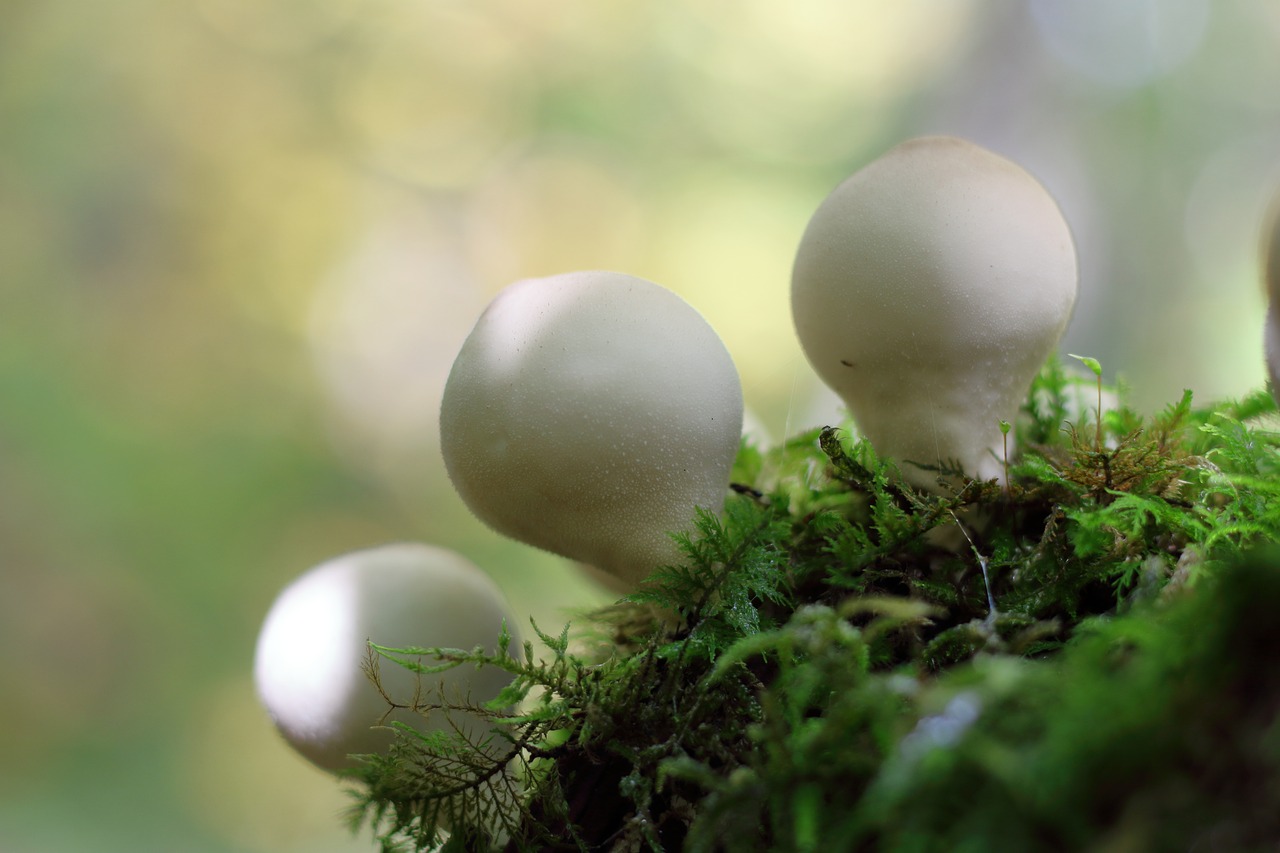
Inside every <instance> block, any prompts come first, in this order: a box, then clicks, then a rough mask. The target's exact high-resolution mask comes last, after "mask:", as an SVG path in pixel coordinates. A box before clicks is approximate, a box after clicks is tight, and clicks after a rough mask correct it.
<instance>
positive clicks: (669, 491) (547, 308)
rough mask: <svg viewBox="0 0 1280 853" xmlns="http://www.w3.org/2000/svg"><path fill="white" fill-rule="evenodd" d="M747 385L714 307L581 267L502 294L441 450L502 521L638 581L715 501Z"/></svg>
mask: <svg viewBox="0 0 1280 853" xmlns="http://www.w3.org/2000/svg"><path fill="white" fill-rule="evenodd" d="M741 430H742V389H741V385H740V383H739V381H738V375H737V371H736V370H735V369H734V366H733V362H732V360H731V359H730V357H729V353H728V351H727V350H726V349H725V347H724V344H723V343H722V342H721V341H720V339H719V337H718V336H717V335H716V334H715V332H714V331H713V330H712V329H711V327H710V326H709V325H708V324H707V322H706V321H705V320H704V319H703V318H702V317H701V316H700V315H699V314H698V313H697V312H696V311H694V310H693V308H691V307H690V306H689V305H688V304H687V303H685V302H684V301H683V300H681V299H680V298H679V297H678V296H676V295H675V294H674V293H671V292H670V291H668V290H666V289H665V288H662V287H659V286H658V285H656V284H653V283H652V282H649V281H645V280H644V279H640V278H635V277H633V276H628V275H623V274H620V273H611V272H578V273H567V274H563V275H557V276H551V277H548V278H541V279H527V280H524V281H520V282H517V283H515V284H513V285H511V286H510V287H508V288H507V289H506V290H504V291H503V292H502V293H500V294H499V295H498V296H497V298H495V299H494V301H493V303H492V304H490V306H489V307H488V308H487V309H486V310H485V312H484V313H483V315H482V316H481V317H480V319H479V320H478V321H477V323H476V326H475V328H474V329H473V330H472V332H471V334H470V335H469V336H468V338H467V340H466V342H465V343H464V344H463V346H462V349H461V351H460V352H459V353H458V357H457V359H456V361H455V362H454V366H453V370H452V371H451V372H450V375H449V380H448V382H447V383H446V386H445V392H444V399H443V401H442V404H441V411H440V435H441V450H442V453H443V456H444V461H445V466H446V468H447V470H448V472H449V477H450V479H451V480H452V481H453V484H454V486H455V487H456V488H457V490H458V493H459V494H460V495H461V496H462V498H463V500H464V501H465V502H466V504H467V506H468V507H470V508H471V510H472V512H474V513H475V514H476V515H477V517H479V518H480V519H481V520H482V521H484V522H485V523H486V524H488V525H490V526H491V527H493V528H494V529H496V530H497V531H499V532H500V533H503V534H506V535H508V536H511V537H513V538H515V539H518V540H520V541H522V542H525V543H527V544H530V545H534V546H536V547H539V548H543V549H545V550H548V551H552V552H554V553H557V554H560V555H562V556H566V557H570V558H572V559H575V560H579V561H582V562H585V563H589V564H591V565H593V566H596V567H597V568H600V569H602V570H604V571H606V572H609V573H610V574H612V575H614V576H615V577H617V578H619V579H620V580H622V581H623V582H624V583H626V584H631V585H634V584H637V583H639V582H640V581H641V580H643V578H644V577H645V576H646V575H648V574H650V573H651V572H652V571H653V570H654V569H656V568H658V567H659V566H660V565H664V564H669V563H673V562H676V561H678V560H679V552H678V550H677V548H676V546H675V544H674V543H673V542H672V541H671V538H670V536H669V534H670V533H671V532H674V531H687V530H689V529H690V527H691V524H692V521H693V518H694V513H695V509H694V508H695V507H702V508H704V509H707V510H709V511H711V512H719V511H720V509H721V508H722V507H723V503H724V497H725V492H726V490H727V489H728V485H729V471H730V468H731V467H732V465H733V459H734V456H735V454H736V452H737V448H738V441H739V436H740V434H741Z"/></svg>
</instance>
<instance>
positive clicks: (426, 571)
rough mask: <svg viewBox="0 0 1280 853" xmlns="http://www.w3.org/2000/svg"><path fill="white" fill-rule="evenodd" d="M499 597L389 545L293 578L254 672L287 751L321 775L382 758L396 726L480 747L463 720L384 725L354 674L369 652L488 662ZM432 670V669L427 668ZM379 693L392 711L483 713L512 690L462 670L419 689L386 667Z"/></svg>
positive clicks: (444, 556) (438, 554)
mask: <svg viewBox="0 0 1280 853" xmlns="http://www.w3.org/2000/svg"><path fill="white" fill-rule="evenodd" d="M504 619H505V620H506V621H507V626H508V631H509V632H510V633H511V634H512V636H513V640H512V649H513V653H516V652H518V650H519V648H520V643H519V642H518V640H517V639H515V634H514V629H513V627H512V625H511V618H510V616H509V615H508V610H507V606H506V604H505V603H504V602H503V600H502V595H501V593H500V592H499V591H498V588H497V587H496V586H495V585H494V584H493V582H492V581H491V580H490V579H489V578H488V576H486V575H485V574H484V573H483V572H481V571H480V569H478V568H476V567H475V566H474V565H472V564H471V563H469V562H468V561H467V560H465V559H463V558H462V557H460V556H459V555H457V554H455V553H453V552H451V551H446V550H444V549H442V548H433V547H431V546H428V545H417V544H398V545H387V546H383V547H381V548H373V549H370V550H365V551H356V552H354V553H351V554H346V555H344V556H341V557H337V558H335V559H332V560H329V561H328V562H325V563H322V564H320V565H319V566H316V567H315V568H313V569H311V570H310V571H308V572H306V573H305V574H303V575H302V576H301V577H299V578H297V579H296V580H295V581H293V583H291V584H289V586H287V587H286V588H285V589H284V591H283V592H281V593H280V595H279V597H278V598H277V599H276V601H275V603H274V604H272V606H271V610H270V611H269V612H268V613H267V618H266V621H265V622H264V623H263V626H262V631H261V633H260V634H259V635H258V645H257V652H256V657H255V660H254V680H255V682H256V685H257V689H258V696H259V698H260V699H261V701H262V704H263V705H264V706H265V707H266V709H267V711H268V712H269V713H270V715H271V718H272V720H273V721H274V722H275V724H276V727H277V728H278V729H279V730H280V733H281V734H282V735H284V738H285V740H286V741H288V742H289V744H290V745H291V746H293V748H294V749H296V750H297V751H298V752H299V753H301V754H302V755H303V756H304V757H306V758H307V759H308V760H310V761H311V762H312V763H314V764H316V765H318V766H319V767H322V768H324V769H325V770H331V771H337V770H343V769H346V768H350V767H353V766H355V762H354V761H353V760H352V759H351V758H350V757H349V756H351V755H352V754H369V753H382V752H385V751H386V749H387V748H388V746H389V745H390V744H391V741H392V732H391V731H390V730H389V729H386V728H379V727H378V726H380V725H390V723H391V722H393V721H400V722H403V723H406V724H408V725H411V726H414V727H416V728H419V729H432V730H445V731H449V730H451V727H452V726H455V725H456V726H458V727H461V728H462V729H463V730H465V731H469V732H471V733H472V736H473V737H475V738H479V739H483V738H484V737H486V736H487V735H486V732H487V731H488V729H489V725H488V724H487V723H485V722H483V721H481V720H479V719H477V718H475V717H473V716H471V715H470V714H466V713H463V712H449V714H447V715H446V714H445V713H443V712H432V713H430V714H429V715H428V716H427V717H425V718H424V717H423V716H422V715H421V714H417V713H413V712H411V711H407V710H406V711H395V712H393V713H391V714H388V710H389V708H388V705H387V702H386V700H385V699H384V698H383V696H382V694H381V693H379V692H378V690H377V688H376V687H375V686H374V684H373V683H372V682H371V681H370V680H369V678H368V676H367V675H366V673H365V672H364V670H363V669H362V666H363V664H364V662H365V660H366V659H367V657H368V646H367V643H368V641H370V640H372V641H373V642H375V643H378V644H379V645H385V646H392V647H397V648H404V647H409V646H418V647H431V646H442V647H448V648H461V649H472V648H474V647H476V646H483V647H485V648H488V649H490V650H496V646H497V640H498V637H499V636H500V633H501V630H502V623H503V620H504ZM428 663H431V661H428ZM379 672H380V677H381V683H382V686H383V688H384V689H386V691H387V692H388V694H389V695H390V696H391V697H392V698H393V699H394V700H396V701H397V702H399V703H412V702H413V700H414V697H415V691H418V693H419V695H420V700H421V701H422V702H438V701H441V700H442V699H443V700H445V701H450V702H454V701H464V700H467V699H470V701H471V702H473V703H482V702H487V701H489V700H490V699H492V698H493V697H495V696H496V695H498V693H499V692H500V691H501V690H502V689H503V688H504V687H506V686H507V684H509V683H510V682H511V676H510V675H509V674H508V673H506V672H504V671H502V670H499V669H497V668H492V667H486V668H482V669H477V668H475V667H472V666H460V667H457V668H454V669H451V670H448V671H446V672H443V673H441V674H439V675H434V676H423V677H422V680H421V682H419V677H418V676H417V675H416V674H415V673H412V672H410V671H409V670H407V669H405V668H404V667H401V666H399V665H398V664H395V663H392V662H389V661H387V662H383V663H382V664H381V665H380V667H379Z"/></svg>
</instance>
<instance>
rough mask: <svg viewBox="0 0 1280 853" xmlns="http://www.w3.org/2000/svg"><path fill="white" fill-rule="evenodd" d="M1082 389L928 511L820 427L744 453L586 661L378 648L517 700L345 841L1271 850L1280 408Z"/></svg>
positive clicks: (412, 741)
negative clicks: (457, 671)
mask: <svg viewBox="0 0 1280 853" xmlns="http://www.w3.org/2000/svg"><path fill="white" fill-rule="evenodd" d="M1092 392H1093V387H1092V383H1091V382H1090V383H1082V382H1081V381H1080V380H1075V379H1072V378H1070V377H1068V375H1067V374H1066V373H1065V372H1064V371H1063V369H1062V367H1061V366H1060V365H1059V364H1058V363H1057V362H1056V361H1054V362H1050V363H1049V364H1048V365H1046V367H1045V369H1044V370H1043V371H1042V372H1041V374H1040V376H1039V378H1038V379H1037V380H1036V382H1035V384H1034V386H1033V387H1032V389H1031V393H1030V395H1029V397H1028V401H1027V403H1026V405H1025V407H1024V411H1023V416H1022V418H1021V419H1020V420H1019V422H1018V423H1017V424H1015V425H1014V428H1015V429H1016V432H1017V438H1018V442H1017V444H1016V446H1017V447H1018V448H1019V450H1018V454H1017V455H1016V456H1015V457H1014V458H1012V459H1009V460H1008V466H1009V471H1010V483H1009V485H1008V487H1007V488H1003V487H1001V486H1000V485H999V484H997V483H996V482H994V481H992V482H975V481H967V482H965V483H964V485H963V487H961V488H959V489H958V490H952V491H948V492H946V493H945V494H942V495H929V494H924V493H921V492H919V491H917V490H915V489H913V488H912V487H910V486H908V485H906V484H904V483H903V482H902V480H901V479H900V478H898V477H897V476H896V472H895V470H894V468H893V466H892V465H891V464H888V463H886V462H884V461H883V460H880V459H878V458H877V457H876V455H875V453H874V451H873V450H872V449H871V448H870V447H869V446H868V445H867V444H865V443H863V442H850V441H849V440H848V438H847V436H845V435H844V434H843V433H842V432H840V431H839V430H835V429H830V428H828V429H823V430H818V431H814V432H812V433H808V434H805V435H802V436H797V437H794V438H792V439H789V440H788V441H787V442H785V443H784V444H783V445H781V446H779V447H776V448H772V449H770V450H768V451H767V452H766V451H761V450H759V449H757V448H754V447H751V446H744V447H743V448H742V451H741V453H740V454H739V458H738V461H737V466H736V469H735V480H736V484H737V485H736V491H737V492H738V494H737V495H736V496H735V497H734V498H733V499H732V500H730V501H729V503H728V504H727V506H726V510H725V513H724V515H723V516H722V517H712V516H707V515H704V516H702V517H700V518H699V519H698V535H697V536H696V537H693V538H686V539H685V540H683V541H682V543H681V544H682V548H683V552H684V554H685V556H686V559H685V561H684V563H683V564H682V565H679V566H672V567H668V568H664V569H662V570H660V571H659V572H658V573H656V574H655V575H654V576H653V578H652V579H651V583H650V585H649V586H647V587H646V588H645V589H644V590H643V591H641V592H638V593H636V594H633V595H631V596H629V597H628V598H627V599H625V600H624V601H623V602H622V603H620V604H619V605H618V607H616V608H613V609H611V610H610V611H609V612H608V613H606V614H598V615H597V616H598V619H597V624H598V625H600V626H604V627H607V628H608V629H609V636H608V642H604V643H602V644H601V645H600V647H599V648H595V649H592V650H590V651H578V650H576V649H572V648H571V647H570V643H569V640H568V631H567V628H566V631H565V632H564V633H562V634H560V635H558V636H549V635H546V634H541V633H540V634H539V636H540V637H541V639H542V641H543V643H544V645H545V646H546V647H547V649H548V650H549V651H548V653H547V654H546V655H545V656H544V658H543V659H542V660H538V661H537V662H533V663H519V662H518V661H517V659H516V658H514V657H512V656H509V655H507V654H505V653H501V654H499V655H496V656H488V655H484V654H482V653H479V652H463V651H457V650H441V649H403V650H379V651H380V654H381V655H383V656H384V657H383V659H382V660H381V661H380V662H378V661H375V666H377V665H388V664H387V662H386V658H388V657H389V658H392V659H393V660H394V661H396V662H399V663H403V664H406V665H411V666H421V665H423V663H422V661H423V660H424V658H426V659H430V660H429V661H427V662H429V663H430V664H431V665H434V666H471V665H484V666H498V667H502V668H504V669H506V670H507V671H508V672H509V673H510V674H511V675H512V678H513V683H512V685H511V687H510V688H509V689H508V690H507V691H506V692H505V693H504V695H503V696H500V697H499V698H498V699H497V700H495V701H494V703H492V705H491V707H490V709H489V710H488V713H489V714H491V715H492V717H493V719H494V721H495V727H494V730H493V732H492V733H491V735H490V741H489V742H488V743H483V744H468V743H466V742H465V741H463V740H462V739H461V738H453V739H441V738H436V739H432V740H427V739H424V738H421V737H415V736H413V735H412V734H411V733H409V732H408V731H406V732H405V733H404V735H403V736H402V737H401V738H400V740H399V743H398V746H397V748H396V750H394V751H393V753H392V754H391V755H390V756H388V757H385V758H375V759H371V760H370V762H369V763H368V765H367V766H366V768H365V770H364V771H363V772H362V777H363V779H362V785H361V787H360V789H359V790H358V791H357V797H358V799H359V802H358V807H357V809H356V821H357V823H359V822H361V821H363V822H367V823H368V824H371V825H372V826H373V827H374V830H375V833H376V834H377V836H378V838H379V839H380V841H381V843H382V845H383V849H384V850H391V849H410V850H423V849H427V848H429V847H431V846H433V845H435V844H437V843H438V842H440V841H441V840H442V839H443V838H444V836H443V835H441V834H440V833H439V831H438V830H439V828H440V826H441V824H442V822H447V823H448V825H450V826H452V827H453V828H454V829H453V833H452V835H451V836H449V839H448V841H447V843H446V849H458V850H462V849H485V848H486V847H495V848H504V847H505V848H506V849H509V850H560V849H562V850H615V849H616V850H681V849H687V850H707V851H710V850H729V851H736V850H742V851H748V850H752V851H754V850H761V849H774V850H796V851H808V850H813V851H831V850H873V849H874V850H913V851H914V850H921V851H928V850H939V851H944V850H945V851H952V850H983V851H987V850H1028V849H1081V848H1085V847H1088V848H1093V847H1098V846H1110V845H1117V846H1118V847H1120V848H1123V849H1136V850H1159V849H1166V848H1169V849H1173V848H1177V849H1185V848H1186V847H1188V846H1191V845H1193V844H1195V843H1203V844H1207V845H1210V846H1214V847H1216V848H1219V849H1221V848H1223V847H1224V846H1225V847H1229V848H1230V849H1253V848H1259V849H1260V848H1262V847H1264V846H1266V844H1267V843H1274V842H1275V841H1276V840H1277V839H1280V817H1278V816H1280V717H1277V712H1278V711H1280V669H1278V668H1277V667H1276V665H1275V661H1276V660H1277V659H1280V627H1277V626H1280V621H1277V620H1276V619H1275V618H1274V614H1275V613H1276V612H1280V551H1273V550H1270V549H1269V546H1270V545H1272V544H1273V543H1276V542H1280V437H1278V436H1277V435H1276V434H1274V433H1272V432H1270V431H1268V430H1266V429H1264V428H1263V427H1262V425H1261V422H1262V420H1263V419H1264V418H1265V417H1267V416H1269V415H1271V414H1272V413H1273V412H1274V410H1275V405H1274V403H1273V402H1272V399H1271V397H1270V395H1268V394H1266V393H1263V392H1259V393H1256V394H1253V395H1250V396H1249V397H1247V398H1245V399H1243V400H1241V401H1236V402H1231V403H1227V404H1223V405H1219V406H1214V407H1210V408H1197V407H1195V406H1194V405H1193V403H1192V399H1191V396H1190V394H1187V395H1184V397H1183V398H1182V399H1181V400H1180V401H1179V402H1178V403H1176V404H1174V405H1171V406H1170V407H1168V408H1167V409H1166V410H1165V411H1163V412H1161V413H1160V414H1159V415H1157V416H1156V417H1154V418H1152V419H1149V420H1146V421H1144V420H1143V419H1142V418H1140V417H1139V416H1138V415H1136V414H1135V413H1134V412H1132V411H1130V410H1129V409H1127V408H1124V407H1120V408H1118V409H1116V410H1114V411H1108V412H1106V413H1105V414H1104V416H1103V418H1102V422H1101V424H1098V423H1097V422H1096V421H1095V422H1091V423H1074V424H1073V423H1070V422H1069V418H1070V417H1071V415H1070V412H1072V411H1074V410H1078V409H1079V408H1080V406H1079V405H1078V404H1075V403H1074V401H1075V400H1077V399H1079V398H1080V397H1081V396H1084V395H1091V394H1092ZM938 473H939V476H940V478H943V479H944V481H946V478H953V477H954V474H955V472H954V471H947V470H940V471H939V472H938ZM654 614H659V615H656V616H655V615H654ZM504 648H505V646H504ZM525 660H526V661H535V660H536V656H535V654H534V652H533V649H532V647H530V648H528V649H527V654H526V656H525ZM513 705H519V707H520V708H521V712H520V715H519V716H508V715H504V714H503V713H502V712H501V711H499V710H497V709H501V708H505V707H511V706H513ZM430 709H431V706H429V705H427V704H425V703H424V706H423V709H422V710H424V711H425V712H428V713H429V712H430ZM494 756H497V757H496V758H495V757H494ZM513 779H514V780H519V785H520V786H523V787H524V789H525V790H527V792H528V794H527V796H526V797H525V798H524V799H520V798H518V797H515V796H512V795H511V794H510V793H509V792H510V791H511V790H513V788H512V787H511V785H512V782H511V780H513ZM499 786H500V789H499V790H495V788H498V787H499ZM495 794H497V795H495ZM441 804H448V809H449V810H450V811H451V812H453V813H451V814H444V813H442V805H441Z"/></svg>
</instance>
